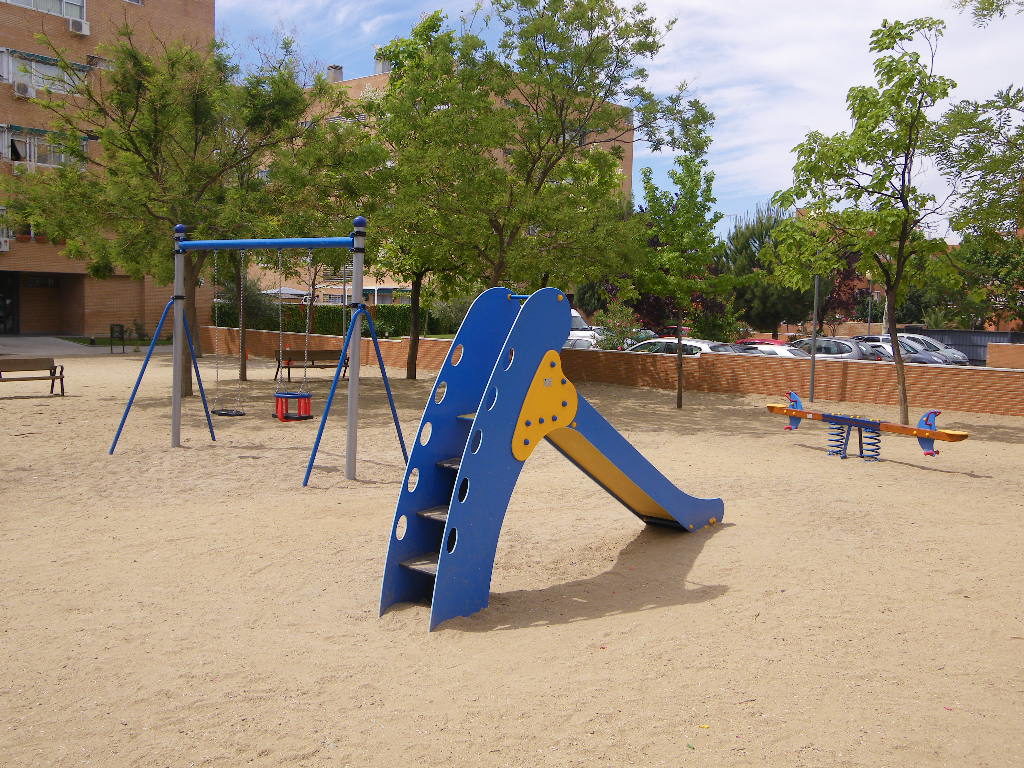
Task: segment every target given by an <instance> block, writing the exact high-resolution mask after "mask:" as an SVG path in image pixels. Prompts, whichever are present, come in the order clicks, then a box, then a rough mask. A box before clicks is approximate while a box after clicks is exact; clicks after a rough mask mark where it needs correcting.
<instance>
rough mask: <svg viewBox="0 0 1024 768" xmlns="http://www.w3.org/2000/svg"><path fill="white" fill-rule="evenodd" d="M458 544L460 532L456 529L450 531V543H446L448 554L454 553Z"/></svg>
mask: <svg viewBox="0 0 1024 768" xmlns="http://www.w3.org/2000/svg"><path fill="white" fill-rule="evenodd" d="M458 542H459V534H458V530H457V529H455V528H452V529H451V530H450V531H448V541H447V542H446V543H445V549H447V550H448V554H449V555H450V554H451V553H452V552H454V551H455V545H456V544H458Z"/></svg>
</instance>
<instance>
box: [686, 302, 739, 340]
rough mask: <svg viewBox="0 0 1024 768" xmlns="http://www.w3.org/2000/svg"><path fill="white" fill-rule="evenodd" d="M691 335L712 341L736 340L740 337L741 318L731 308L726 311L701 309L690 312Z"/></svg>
mask: <svg viewBox="0 0 1024 768" xmlns="http://www.w3.org/2000/svg"><path fill="white" fill-rule="evenodd" d="M688 323H689V326H690V336H692V337H693V338H695V339H710V340H712V341H735V340H736V339H738V338H739V333H740V322H739V318H737V316H736V315H735V313H733V312H732V311H731V310H730V309H729V308H726V309H725V310H724V311H721V310H717V311H709V310H699V311H697V312H693V313H691V314H690V316H689V319H688Z"/></svg>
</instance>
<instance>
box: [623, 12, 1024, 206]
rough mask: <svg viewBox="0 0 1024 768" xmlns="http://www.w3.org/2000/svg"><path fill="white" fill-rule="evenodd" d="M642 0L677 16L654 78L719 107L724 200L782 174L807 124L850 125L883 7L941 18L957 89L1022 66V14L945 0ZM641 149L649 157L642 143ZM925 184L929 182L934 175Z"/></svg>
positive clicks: (753, 193) (766, 191) (977, 93)
mask: <svg viewBox="0 0 1024 768" xmlns="http://www.w3.org/2000/svg"><path fill="white" fill-rule="evenodd" d="M649 5H650V8H651V10H652V12H653V13H655V15H657V16H658V17H659V18H663V19H664V18H668V17H669V16H670V15H673V14H674V15H677V16H678V17H679V22H678V23H677V25H676V27H675V29H673V30H672V32H670V33H669V35H668V37H667V38H666V45H665V48H664V50H663V51H662V52H661V54H660V55H659V57H658V59H657V60H656V61H655V62H654V64H653V65H652V66H651V67H650V70H651V75H652V83H651V84H652V87H653V89H655V90H656V91H658V90H661V91H663V92H667V91H668V90H670V89H672V88H673V87H674V85H675V84H676V83H677V82H678V81H680V80H686V81H687V82H688V83H689V84H690V87H691V91H692V92H693V93H694V94H695V95H696V96H698V97H699V98H701V99H702V100H704V101H705V102H706V103H707V104H708V105H709V106H710V108H711V109H712V111H714V112H715V114H716V116H717V123H716V126H715V129H714V136H715V144H714V147H713V151H712V158H711V159H712V165H713V167H714V169H715V170H716V172H717V179H716V192H717V194H718V196H719V199H720V203H722V205H723V208H726V209H728V208H729V207H730V205H731V204H733V203H734V202H737V203H738V202H741V201H742V203H743V204H749V200H750V199H751V198H758V197H760V198H764V197H767V196H768V195H770V194H771V193H772V192H773V191H775V190H777V189H780V188H782V187H785V186H787V185H788V183H789V181H790V178H791V168H792V160H793V158H792V155H791V154H790V152H791V150H792V148H793V147H794V146H795V145H796V144H798V143H799V142H800V141H801V140H802V139H803V137H804V136H805V135H806V134H807V132H808V131H810V130H820V131H823V132H826V133H832V132H835V131H839V130H845V129H847V128H849V116H848V113H847V111H846V108H845V99H846V91H847V90H848V89H849V88H850V87H851V86H853V85H858V84H869V83H871V82H873V77H872V70H871V65H872V61H873V58H874V55H873V54H871V53H870V52H869V51H868V38H869V35H870V32H871V30H872V29H874V28H876V27H877V26H879V24H880V22H881V20H882V19H884V18H889V19H897V18H898V19H909V18H914V17H917V16H936V17H939V18H944V19H945V20H946V21H947V23H948V29H947V32H946V35H945V37H944V39H943V41H942V42H941V44H940V48H939V54H938V59H937V70H938V71H939V72H941V73H943V74H948V75H949V76H951V77H953V78H954V79H955V80H956V81H957V82H958V83H959V88H958V89H957V90H956V91H955V93H954V97H955V98H957V99H960V98H983V97H985V96H986V95H989V94H991V93H993V92H994V91H995V90H996V89H998V88H1000V87H1003V86H1005V85H1008V84H1009V83H1010V82H1011V81H1012V79H1013V78H1014V76H1018V77H1019V75H1020V72H1021V67H1020V64H1021V55H1020V42H1019V41H1020V39H1021V37H1022V34H1024V18H1022V17H1016V18H1009V19H1006V20H1004V21H1000V22H997V23H994V24H992V25H991V26H990V27H988V28H987V29H978V28H975V27H973V26H972V24H971V22H970V19H969V18H968V17H965V16H963V15H961V14H959V13H958V12H956V11H954V10H953V9H952V7H951V3H949V2H948V0H899V1H895V0H856V1H852V0H841V1H839V2H820V1H819V2H807V1H806V0H805V1H801V2H780V3H764V2H754V0H734V1H733V2H730V3H721V2H715V1H713V0H683V1H682V2H679V0H672V1H671V2H670V1H669V0H652V2H650V3H649ZM637 156H638V157H639V158H642V159H644V158H650V157H651V155H650V153H648V152H643V151H640V152H638V153H637ZM670 162H671V161H670V159H667V158H666V159H663V160H661V162H660V163H658V162H657V161H656V162H655V165H656V166H658V165H660V166H661V167H662V168H664V167H667V165H668V164H669V163H670ZM929 186H936V185H935V183H934V180H932V181H931V182H930V183H929ZM729 212H730V213H739V212H741V211H736V210H731V211H729Z"/></svg>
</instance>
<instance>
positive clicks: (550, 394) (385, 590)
mask: <svg viewBox="0 0 1024 768" xmlns="http://www.w3.org/2000/svg"><path fill="white" fill-rule="evenodd" d="M523 298H525V299H526V300H525V301H524V302H522V303H520V299H523ZM569 327H570V315H569V302H568V301H567V299H566V297H565V294H564V293H562V292H561V291H559V290H557V289H554V288H544V289H542V290H540V291H537V292H536V293H534V294H532V295H531V296H529V297H519V296H515V295H513V294H512V293H511V292H510V291H509V290H507V289H504V288H492V289H490V290H488V291H485V292H484V293H482V294H481V295H480V296H479V297H478V298H477V300H476V301H475V302H474V303H473V306H472V307H471V308H470V310H469V313H468V314H467V315H466V319H465V320H464V321H463V323H462V327H461V328H460V329H459V332H458V334H457V335H456V337H455V339H454V341H453V342H452V352H451V354H450V356H449V358H448V359H447V360H446V361H445V363H444V365H443V366H442V368H441V371H440V372H439V373H438V376H437V380H436V382H435V385H434V389H433V391H432V393H431V397H430V400H429V401H428V402H427V406H426V408H425V409H424V412H423V418H422V420H421V422H420V428H419V431H418V433H417V439H416V442H415V444H414V446H413V449H412V453H411V454H410V457H409V463H408V465H407V467H406V476H405V482H404V484H403V486H402V490H401V492H400V494H399V498H398V504H397V506H396V509H395V518H394V523H393V525H392V528H391V533H390V542H389V546H388V554H387V561H386V564H385V568H384V578H383V583H382V587H381V601H380V610H381V613H383V612H384V611H386V610H387V609H388V607H390V606H391V605H393V604H395V603H398V602H417V601H429V602H430V606H431V608H430V628H431V629H433V628H435V627H436V626H437V625H438V624H440V623H441V622H443V621H446V620H448V619H450V618H454V617H456V616H468V615H471V614H473V613H475V612H477V611H479V610H481V609H483V608H485V607H486V606H487V602H488V598H489V595H490V584H491V574H492V571H493V567H494V555H495V551H496V549H497V545H498V537H499V534H500V533H501V526H502V522H503V521H504V517H505V511H506V510H507V508H508V503H509V500H510V498H511V496H512V491H513V489H514V488H515V484H516V481H517V480H518V478H519V474H520V472H521V471H522V468H523V465H524V463H525V461H526V460H527V459H528V458H529V456H530V454H531V453H532V451H533V449H534V448H535V447H536V445H537V444H538V443H539V442H540V440H543V439H547V440H548V441H550V442H551V443H552V444H553V445H554V446H555V447H556V448H557V449H558V450H559V451H560V452H561V453H562V454H564V455H565V456H566V457H567V458H569V460H570V461H571V462H572V463H574V464H575V465H576V466H577V467H579V468H580V469H582V470H583V471H584V472H585V473H586V474H587V475H589V476H590V477H591V478H593V479H594V480H595V481H596V482H597V483H598V484H599V485H601V487H603V488H605V490H607V491H608V492H609V493H610V494H611V495H612V496H613V497H615V498H616V499H618V500H619V501H620V502H621V503H622V504H623V505H624V506H626V508H627V509H629V510H630V511H631V512H633V514H635V515H637V517H639V518H640V519H641V520H643V521H644V522H646V523H650V524H655V525H663V526H667V527H671V528H675V529H678V530H686V531H692V530H696V529H697V528H700V527H703V526H704V525H708V524H714V523H716V522H718V521H720V520H721V519H722V514H723V508H724V507H723V503H722V500H721V499H699V498H695V497H693V496H689V495H687V494H686V493H684V492H682V491H681V490H679V489H678V488H676V487H675V486H674V485H673V484H672V483H671V482H669V481H668V480H667V479H666V478H665V477H664V476H663V475H662V474H661V473H660V472H659V471H658V470H657V469H655V468H654V466H653V465H652V464H651V463H650V462H649V461H647V459H645V458H644V457H643V456H642V455H641V454H640V453H639V452H638V451H637V450H636V449H635V448H633V446H632V445H630V444H629V442H628V441H626V440H625V438H623V437H622V435H621V434H619V432H618V431H617V430H616V429H615V428H614V427H612V426H611V425H610V424H609V423H608V422H607V421H606V420H605V419H604V418H603V417H602V416H601V415H600V414H599V413H598V412H597V411H596V410H595V409H594V408H593V407H592V406H591V405H590V404H589V403H588V402H587V401H586V400H585V399H584V398H583V397H581V396H580V395H579V394H578V393H577V392H576V389H575V387H574V386H573V384H572V382H571V381H569V380H568V378H567V377H566V376H565V374H564V372H563V371H562V368H561V358H560V356H559V351H560V350H561V348H562V344H563V343H564V342H565V340H566V339H567V338H568V336H569Z"/></svg>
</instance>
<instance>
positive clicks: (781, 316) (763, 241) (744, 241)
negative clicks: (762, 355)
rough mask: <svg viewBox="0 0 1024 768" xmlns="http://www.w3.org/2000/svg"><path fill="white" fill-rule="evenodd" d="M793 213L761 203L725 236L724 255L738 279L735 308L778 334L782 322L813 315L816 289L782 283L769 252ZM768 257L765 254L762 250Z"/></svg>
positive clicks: (754, 324)
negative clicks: (776, 233) (777, 232)
mask: <svg viewBox="0 0 1024 768" xmlns="http://www.w3.org/2000/svg"><path fill="white" fill-rule="evenodd" d="M788 218H790V214H789V213H788V212H786V211H785V210H783V209H781V208H777V207H774V206H770V205H769V206H764V207H762V206H758V207H757V208H756V209H755V210H754V213H753V214H752V215H749V216H746V217H744V218H742V219H740V220H738V221H737V222H736V224H735V225H734V226H733V228H732V231H730V232H729V234H728V235H727V236H726V238H725V247H724V251H723V258H724V261H725V263H726V265H727V268H728V269H729V271H730V272H731V273H732V275H733V276H734V277H735V278H736V279H735V282H734V286H733V290H734V291H735V301H734V304H735V307H736V309H737V312H738V316H739V318H740V319H741V320H742V321H743V322H745V323H747V324H748V325H749V326H750V327H751V328H754V329H759V330H765V331H771V332H772V333H775V331H776V329H777V328H778V326H779V323H783V322H801V321H803V320H804V319H806V318H807V317H808V316H810V314H811V311H812V309H813V305H814V292H813V291H812V290H808V289H806V288H803V289H797V288H789V287H787V286H785V285H781V284H780V283H779V282H778V281H777V280H775V279H774V275H773V273H772V267H771V265H772V263H773V262H774V259H773V258H772V257H771V256H770V255H769V254H770V253H771V252H773V251H774V250H775V248H776V245H775V241H774V240H773V239H772V230H773V229H775V228H776V227H777V226H778V225H779V224H781V223H782V222H783V221H785V220H786V219H788ZM762 251H763V252H764V254H765V256H764V257H762V256H761V253H762Z"/></svg>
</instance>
